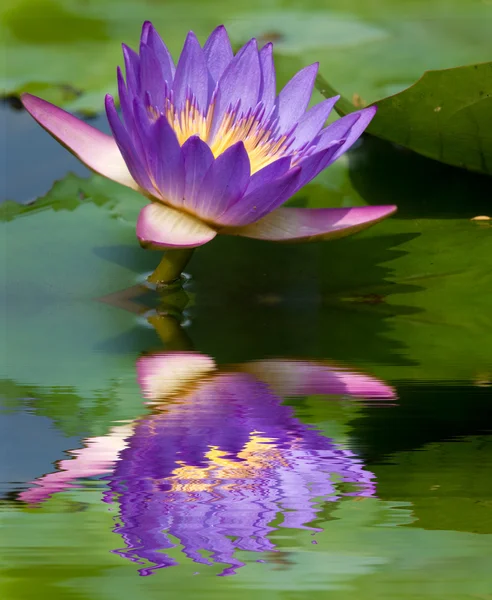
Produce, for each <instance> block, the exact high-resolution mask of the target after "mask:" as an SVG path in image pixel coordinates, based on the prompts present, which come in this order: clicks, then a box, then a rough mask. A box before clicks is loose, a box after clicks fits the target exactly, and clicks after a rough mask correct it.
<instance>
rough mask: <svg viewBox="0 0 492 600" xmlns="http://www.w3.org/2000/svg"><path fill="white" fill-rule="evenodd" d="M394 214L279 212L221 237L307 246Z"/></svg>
mask: <svg viewBox="0 0 492 600" xmlns="http://www.w3.org/2000/svg"><path fill="white" fill-rule="evenodd" d="M395 211H396V206H356V207H354V208H289V207H287V208H279V209H278V210H276V211H274V212H272V213H270V214H269V215H267V216H266V217H264V218H263V219H261V220H260V221H257V222H256V223H253V224H252V225H248V226H246V227H236V228H228V229H225V230H223V231H221V233H225V234H227V235H241V236H244V237H249V238H254V239H258V240H271V241H273V242H308V241H314V240H327V239H336V238H341V237H345V236H346V235H351V234H353V233H357V232H358V231H362V230H363V229H366V228H367V227H370V226H371V225H374V224H375V223H378V222H379V221H382V220H383V219H385V218H386V217H389V216H390V215H391V214H393V213H394V212H395Z"/></svg>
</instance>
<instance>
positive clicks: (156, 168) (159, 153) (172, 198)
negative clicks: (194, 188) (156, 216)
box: [149, 116, 185, 207]
mask: <svg viewBox="0 0 492 600" xmlns="http://www.w3.org/2000/svg"><path fill="white" fill-rule="evenodd" d="M153 127H154V131H153V134H152V135H153V142H154V145H153V147H152V150H151V152H150V155H149V162H151V169H152V173H153V175H154V180H155V184H156V186H157V189H158V190H159V191H160V193H161V194H162V197H163V198H164V200H166V201H167V202H169V203H170V204H172V205H173V206H178V207H179V206H182V204H183V195H184V181H185V173H184V159H183V154H182V152H181V148H180V145H179V142H178V139H177V137H176V134H175V133H174V131H173V129H172V128H171V126H170V125H169V123H168V121H167V119H166V117H164V116H161V117H159V119H157V121H156V122H155V124H154V125H153Z"/></svg>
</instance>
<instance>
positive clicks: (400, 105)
mask: <svg viewBox="0 0 492 600" xmlns="http://www.w3.org/2000/svg"><path fill="white" fill-rule="evenodd" d="M318 88H319V89H320V91H321V92H322V93H323V94H324V95H326V96H327V97H330V96H332V95H333V93H334V90H333V88H331V86H330V85H329V84H328V83H327V82H326V81H324V79H323V78H319V79H318ZM376 104H377V106H378V112H377V114H376V117H375V118H374V119H373V121H372V123H371V124H370V126H369V128H368V132H369V133H372V134H373V135H376V136H378V137H381V138H383V139H386V140H389V141H390V142H395V143H397V144H400V145H401V146H404V147H405V148H409V149H410V150H414V151H415V152H419V153H420V154H423V155H424V156H428V157H430V158H434V159H436V160H439V161H441V162H444V163H447V164H450V165H455V166H458V167H465V168H467V169H470V170H472V171H480V172H483V173H489V174H492V62H488V63H483V64H478V65H470V66H467V67H458V68H455V69H445V70H443V71H428V72H427V73H424V75H423V76H422V77H421V79H419V81H417V83H415V84H414V85H412V86H411V87H409V88H408V89H406V90H404V91H403V92H400V93H399V94H395V95H393V96H390V97H388V98H384V99H383V100H379V101H378V102H377V103H376ZM338 110H339V112H340V113H341V114H347V113H348V112H351V111H352V110H355V109H354V107H353V106H351V105H350V103H348V102H347V100H345V99H344V100H341V102H340V103H339V104H338Z"/></svg>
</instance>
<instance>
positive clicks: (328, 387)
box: [241, 359, 395, 399]
mask: <svg viewBox="0 0 492 600" xmlns="http://www.w3.org/2000/svg"><path fill="white" fill-rule="evenodd" d="M241 370H242V371H246V372H247V373H251V374H252V375H254V376H255V377H257V378H258V379H261V380H262V381H264V382H265V383H267V384H268V385H269V386H270V388H272V390H273V391H274V392H275V393H276V394H277V395H278V396H281V397H282V398H285V397H289V396H311V395H319V394H347V395H349V396H354V397H356V398H387V399H392V398H395V391H394V390H393V388H391V387H390V386H389V385H387V384H385V383H384V382H382V381H380V380H379V379H376V378H374V377H370V376H369V375H366V374H365V373H360V372H357V371H350V370H349V369H347V368H346V367H340V366H336V365H330V364H329V363H323V362H311V361H300V360H288V359H265V360H257V361H252V362H249V363H245V364H243V365H241Z"/></svg>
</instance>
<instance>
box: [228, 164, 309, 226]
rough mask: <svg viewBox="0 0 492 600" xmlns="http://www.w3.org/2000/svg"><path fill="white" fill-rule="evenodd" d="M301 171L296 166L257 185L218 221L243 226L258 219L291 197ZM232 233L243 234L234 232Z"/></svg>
mask: <svg viewBox="0 0 492 600" xmlns="http://www.w3.org/2000/svg"><path fill="white" fill-rule="evenodd" d="M300 173H301V169H300V167H295V168H294V169H291V170H290V171H288V172H287V173H285V175H282V177H279V178H277V179H274V180H273V181H270V182H269V183H267V184H266V185H263V186H260V187H257V188H256V189H255V190H253V191H252V192H251V193H249V194H246V195H245V196H244V197H243V198H241V200H239V201H238V202H236V203H235V204H234V205H232V206H231V207H229V208H228V209H227V211H226V212H225V213H224V214H223V215H222V216H221V218H220V220H218V221H217V222H219V223H220V224H221V225H224V226H225V227H227V228H228V227H234V228H236V227H238V228H242V227H243V226H246V225H249V224H250V223H253V222H255V221H258V220H259V219H261V218H262V217H264V216H265V215H266V214H268V213H269V212H270V211H272V210H274V209H275V208H277V207H278V206H280V205H281V204H283V203H284V202H285V201H286V200H287V199H288V198H290V196H291V195H292V194H293V193H294V191H295V189H296V188H297V184H298V181H299V176H300ZM221 233H227V234H228V233H229V231H228V230H224V231H223V232H222V231H221ZM232 235H242V234H236V233H233V234H232Z"/></svg>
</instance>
